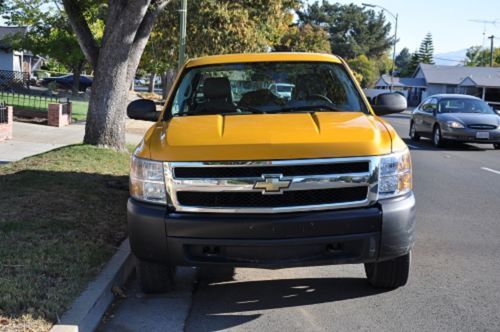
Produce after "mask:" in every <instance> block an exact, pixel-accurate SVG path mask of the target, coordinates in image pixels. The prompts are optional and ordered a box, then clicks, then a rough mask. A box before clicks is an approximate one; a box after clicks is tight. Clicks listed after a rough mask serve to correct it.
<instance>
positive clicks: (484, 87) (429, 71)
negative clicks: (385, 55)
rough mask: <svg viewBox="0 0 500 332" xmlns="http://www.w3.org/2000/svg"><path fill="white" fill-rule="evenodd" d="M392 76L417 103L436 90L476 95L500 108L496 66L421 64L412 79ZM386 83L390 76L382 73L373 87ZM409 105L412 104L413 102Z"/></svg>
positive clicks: (383, 87) (499, 75)
mask: <svg viewBox="0 0 500 332" xmlns="http://www.w3.org/2000/svg"><path fill="white" fill-rule="evenodd" d="M384 76H385V77H384ZM395 79H397V80H398V82H399V81H400V82H402V84H404V86H403V87H402V88H404V89H407V90H410V91H411V93H412V94H413V95H414V96H417V97H418V98H416V99H415V101H417V99H418V102H420V101H421V100H422V99H425V98H426V97H428V96H432V95H435V94H439V93H459V94H467V95H472V96H476V97H479V98H481V99H483V100H484V101H486V102H487V103H489V104H490V105H492V106H494V107H495V108H498V107H500V68H498V67H461V66H438V65H429V64H423V63H422V64H420V65H419V66H418V68H417V70H416V71H415V74H414V75H413V77H412V78H395ZM389 82H390V76H387V75H383V76H382V77H381V78H380V79H379V80H378V81H377V83H376V87H377V88H378V89H387V88H388V87H389V86H390V83H389ZM395 87H396V85H395ZM397 88H400V87H397ZM397 88H395V89H397ZM409 102H410V99H409ZM418 102H417V103H416V104H418ZM410 104H413V105H415V103H410Z"/></svg>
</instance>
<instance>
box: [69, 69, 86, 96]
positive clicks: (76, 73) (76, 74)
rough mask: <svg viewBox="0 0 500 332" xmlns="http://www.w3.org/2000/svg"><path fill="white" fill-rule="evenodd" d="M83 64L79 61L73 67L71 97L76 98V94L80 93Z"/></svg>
mask: <svg viewBox="0 0 500 332" xmlns="http://www.w3.org/2000/svg"><path fill="white" fill-rule="evenodd" d="M84 64H85V62H83V61H81V62H80V63H78V64H77V65H75V66H74V67H73V86H72V87H71V93H72V94H73V96H78V92H79V91H80V77H81V76H82V71H83V65H84Z"/></svg>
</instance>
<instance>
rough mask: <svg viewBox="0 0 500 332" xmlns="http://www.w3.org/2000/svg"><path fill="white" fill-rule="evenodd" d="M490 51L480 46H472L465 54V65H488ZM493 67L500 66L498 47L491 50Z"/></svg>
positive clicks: (499, 50)
mask: <svg viewBox="0 0 500 332" xmlns="http://www.w3.org/2000/svg"><path fill="white" fill-rule="evenodd" d="M490 55H491V51H490V50H489V49H483V48H482V47H481V46H472V47H469V48H468V49H467V52H466V54H465V56H466V59H465V65H466V66H470V67H479V66H489V64H490ZM493 67H500V48H495V49H494V50H493Z"/></svg>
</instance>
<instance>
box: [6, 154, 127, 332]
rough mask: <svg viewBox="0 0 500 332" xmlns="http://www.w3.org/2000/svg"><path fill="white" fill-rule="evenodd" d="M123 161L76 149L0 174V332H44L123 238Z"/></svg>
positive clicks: (30, 160)
mask: <svg viewBox="0 0 500 332" xmlns="http://www.w3.org/2000/svg"><path fill="white" fill-rule="evenodd" d="M129 159H130V155H129V154H128V153H121V152H115V151H111V150H107V149H102V148H97V147H92V146H86V145H74V146H69V147H64V148H61V149H58V150H54V151H51V152H48V153H45V154H42V155H38V156H35V157H31V158H28V159H25V160H22V161H19V162H15V163H12V164H6V165H2V166H0V211H1V212H0V331H4V330H5V331H47V330H48V329H50V327H51V326H52V324H53V323H54V322H55V321H56V320H57V317H61V316H62V314H63V313H64V312H65V311H66V310H67V309H68V308H69V306H70V304H71V303H72V301H73V300H74V299H75V298H76V297H77V296H78V295H79V294H80V293H81V292H82V291H83V290H84V288H85V286H86V285H87V284H88V282H89V281H91V280H92V279H93V278H94V277H95V276H96V275H97V274H98V272H99V271H100V270H101V269H102V267H103V265H104V264H105V263H106V262H107V260H108V259H109V258H110V257H111V256H112V255H113V254H114V253H115V252H116V249H117V247H118V246H119V244H120V243H121V241H122V240H123V239H124V238H125V237H126V201H127V197H128V170H129Z"/></svg>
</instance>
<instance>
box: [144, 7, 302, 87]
mask: <svg viewBox="0 0 500 332" xmlns="http://www.w3.org/2000/svg"><path fill="white" fill-rule="evenodd" d="M179 6H180V1H179V0H174V1H172V2H171V3H170V4H169V5H168V6H167V10H166V11H164V12H162V13H161V15H159V17H158V19H157V21H156V24H155V27H154V29H153V32H152V34H151V39H150V41H149V43H148V45H147V47H146V50H145V53H144V55H143V58H142V60H141V64H140V68H141V69H144V70H145V71H148V72H156V73H162V78H163V81H164V83H165V84H164V94H165V92H166V90H167V88H166V87H165V85H168V83H170V82H171V80H172V76H173V75H172V69H173V68H177V59H178V35H179V30H178V28H179V15H178V12H177V9H178V8H179ZM298 6H299V1H298V0H245V1H244V0H232V1H231V0H197V1H188V13H190V14H189V17H188V25H187V31H186V34H187V38H186V55H187V57H191V58H192V57H198V56H204V55H213V54H227V53H245V52H264V51H268V50H269V49H270V48H271V46H273V45H275V44H278V43H279V41H280V38H281V37H282V36H283V34H285V33H286V31H287V30H288V28H289V25H291V24H292V23H293V14H292V10H293V9H296V8H297V7H298ZM165 77H168V79H165Z"/></svg>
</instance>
